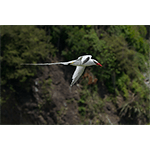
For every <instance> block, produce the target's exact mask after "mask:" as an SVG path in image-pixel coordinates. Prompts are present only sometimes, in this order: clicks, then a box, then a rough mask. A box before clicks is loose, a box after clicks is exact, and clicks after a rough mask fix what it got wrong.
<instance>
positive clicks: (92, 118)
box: [1, 60, 145, 125]
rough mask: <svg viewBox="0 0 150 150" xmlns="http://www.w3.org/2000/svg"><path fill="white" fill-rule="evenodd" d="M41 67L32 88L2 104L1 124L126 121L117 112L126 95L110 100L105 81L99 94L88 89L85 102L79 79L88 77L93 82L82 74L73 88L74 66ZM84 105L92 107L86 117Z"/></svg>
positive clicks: (109, 122) (20, 92)
mask: <svg viewBox="0 0 150 150" xmlns="http://www.w3.org/2000/svg"><path fill="white" fill-rule="evenodd" d="M56 61H57V60H55V61H54V62H56ZM40 67H41V69H40V70H39V71H38V74H37V76H36V77H35V78H33V79H32V81H33V83H32V84H31V90H30V92H25V91H22V89H17V91H18V94H17V95H16V94H13V95H12V96H11V97H10V98H9V99H8V100H7V104H2V106H1V124H25V125H29V124H30V125H67V124H68V125H76V124H89V125H90V124H127V123H126V118H121V117H120V116H119V112H118V110H119V109H121V107H122V105H123V104H124V100H123V98H122V97H117V102H116V104H117V105H114V104H113V102H112V101H111V100H109V99H108V100H107V97H108V95H109V93H108V92H107V89H106V88H105V87H104V85H103V84H100V83H99V84H98V92H97V94H96V95H92V92H91V91H90V90H89V92H91V93H90V96H89V97H90V98H89V99H87V102H86V103H83V102H82V96H83V95H84V94H83V91H82V90H83V89H82V86H81V84H78V83H80V82H81V81H83V80H86V82H87V86H88V87H89V86H93V85H89V84H88V83H89V82H88V80H87V79H85V78H84V75H83V77H81V78H80V79H79V81H78V82H77V84H76V85H75V86H73V87H72V88H71V89H70V83H71V78H72V75H73V72H74V70H75V67H73V66H63V65H54V66H40ZM85 75H86V72H85ZM89 89H90V88H89ZM85 94H86V93H85ZM8 95H9V93H8ZM98 103H100V104H98ZM82 106H84V108H87V110H88V109H89V110H88V111H87V110H86V112H84V113H85V114H87V115H86V117H82V115H81V114H80V113H79V112H80V111H81V110H84V108H82ZM79 107H80V111H79ZM101 109H102V110H103V111H101ZM143 122H145V121H143ZM131 124H136V123H131ZM139 124H143V123H142V122H140V123H139Z"/></svg>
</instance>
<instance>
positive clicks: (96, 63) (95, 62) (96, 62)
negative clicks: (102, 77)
mask: <svg viewBox="0 0 150 150" xmlns="http://www.w3.org/2000/svg"><path fill="white" fill-rule="evenodd" d="M93 62H94V64H95V65H98V66H101V67H102V65H101V64H100V63H99V62H98V61H97V60H95V59H93Z"/></svg>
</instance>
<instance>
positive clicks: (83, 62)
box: [23, 55, 102, 86]
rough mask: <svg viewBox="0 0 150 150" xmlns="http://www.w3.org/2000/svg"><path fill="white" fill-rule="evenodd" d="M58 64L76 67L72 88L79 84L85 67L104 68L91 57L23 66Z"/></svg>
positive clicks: (85, 56)
mask: <svg viewBox="0 0 150 150" xmlns="http://www.w3.org/2000/svg"><path fill="white" fill-rule="evenodd" d="M57 64H62V65H72V66H76V70H75V72H74V74H73V76H72V82H71V84H70V86H73V85H74V84H75V83H76V82H77V80H78V79H79V78H80V76H81V75H82V73H83V72H84V69H85V67H87V66H93V65H99V66H102V65H101V64H100V63H98V62H97V61H96V60H95V59H92V56H91V55H84V56H80V57H78V59H76V60H72V61H68V62H57V63H39V64H23V65H57Z"/></svg>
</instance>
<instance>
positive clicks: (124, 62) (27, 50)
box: [0, 25, 150, 122]
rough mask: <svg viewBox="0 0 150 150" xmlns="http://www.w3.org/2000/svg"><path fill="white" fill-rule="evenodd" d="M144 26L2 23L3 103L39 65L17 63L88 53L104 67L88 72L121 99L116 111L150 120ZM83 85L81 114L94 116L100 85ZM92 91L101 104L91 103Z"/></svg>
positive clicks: (148, 48)
mask: <svg viewBox="0 0 150 150" xmlns="http://www.w3.org/2000/svg"><path fill="white" fill-rule="evenodd" d="M147 31H148V28H147V27H145V26H130V25H128V26H124V25H120V26H113V25H112V26H91V25H83V26H1V58H0V59H1V64H2V65H1V70H2V71H1V84H2V98H1V102H2V103H4V102H5V103H6V101H7V99H8V98H9V97H10V96H11V94H12V93H15V92H17V91H16V89H17V88H22V89H23V90H27V91H29V90H30V84H31V77H34V76H36V72H37V70H38V69H39V68H38V67H36V69H35V67H30V68H29V67H28V68H27V67H23V66H21V65H20V64H21V63H24V62H32V63H36V62H46V61H47V60H48V59H49V58H50V57H51V58H53V57H56V56H59V57H60V56H61V57H63V58H64V59H65V60H66V61H67V60H71V59H76V58H78V57H79V56H81V55H84V54H91V55H92V56H93V58H95V59H96V60H98V61H99V62H100V63H101V64H102V66H103V67H102V68H101V69H97V68H96V67H95V66H94V67H91V69H92V71H91V72H92V73H93V74H94V75H95V76H96V77H97V79H98V83H100V82H101V83H103V85H105V86H106V87H107V89H108V92H109V94H110V95H111V98H110V99H111V101H112V102H113V103H114V104H115V105H116V97H117V96H118V95H121V96H122V97H123V98H124V100H125V104H124V105H123V106H122V108H121V109H120V110H119V113H120V116H130V117H131V118H132V117H133V116H134V117H135V118H136V117H142V116H144V117H146V119H147V120H149V119H150V114H149V109H150V106H149V102H150V97H149V89H148V87H147V86H146V85H145V83H144V76H143V73H145V72H148V67H149V53H150V42H149V41H148V40H149V39H148V38H146V36H147V34H148V32H147ZM27 83H28V84H27ZM98 83H97V85H98ZM82 84H83V86H84V88H83V90H82V92H81V99H80V101H79V113H80V114H81V116H82V117H90V115H91V114H90V111H91V110H92V111H93V112H94V113H95V115H96V112H97V110H98V109H100V108H102V107H103V104H102V102H101V100H100V98H98V97H97V96H96V93H97V92H98V86H97V85H94V86H93V87H88V86H87V85H85V84H84V83H82ZM6 89H7V91H6ZM8 90H9V91H10V92H9V93H8V94H7V96H6V92H8ZM89 91H90V92H89ZM91 93H92V95H91ZM9 94H10V95H9ZM131 95H132V96H131ZM91 96H95V97H96V99H97V101H99V103H98V104H95V103H91V102H90V97H91ZM147 122H148V121H147Z"/></svg>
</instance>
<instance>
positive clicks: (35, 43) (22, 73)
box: [1, 26, 55, 86]
mask: <svg viewBox="0 0 150 150" xmlns="http://www.w3.org/2000/svg"><path fill="white" fill-rule="evenodd" d="M49 38H50V37H48V36H46V33H45V31H44V30H43V29H39V28H37V27H35V26H1V43H2V46H1V50H2V52H1V54H2V56H1V64H2V70H3V71H2V74H1V75H2V85H6V84H7V85H8V83H9V81H10V80H19V82H20V83H23V82H25V81H26V80H27V79H28V77H32V76H34V75H35V74H36V69H37V68H38V67H33V66H30V67H25V66H22V65H21V64H22V63H36V62H38V61H42V60H45V59H46V58H48V55H54V53H55V48H54V47H53V45H52V44H51V43H50V42H47V41H48V39H49ZM8 86H9V85H8Z"/></svg>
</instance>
